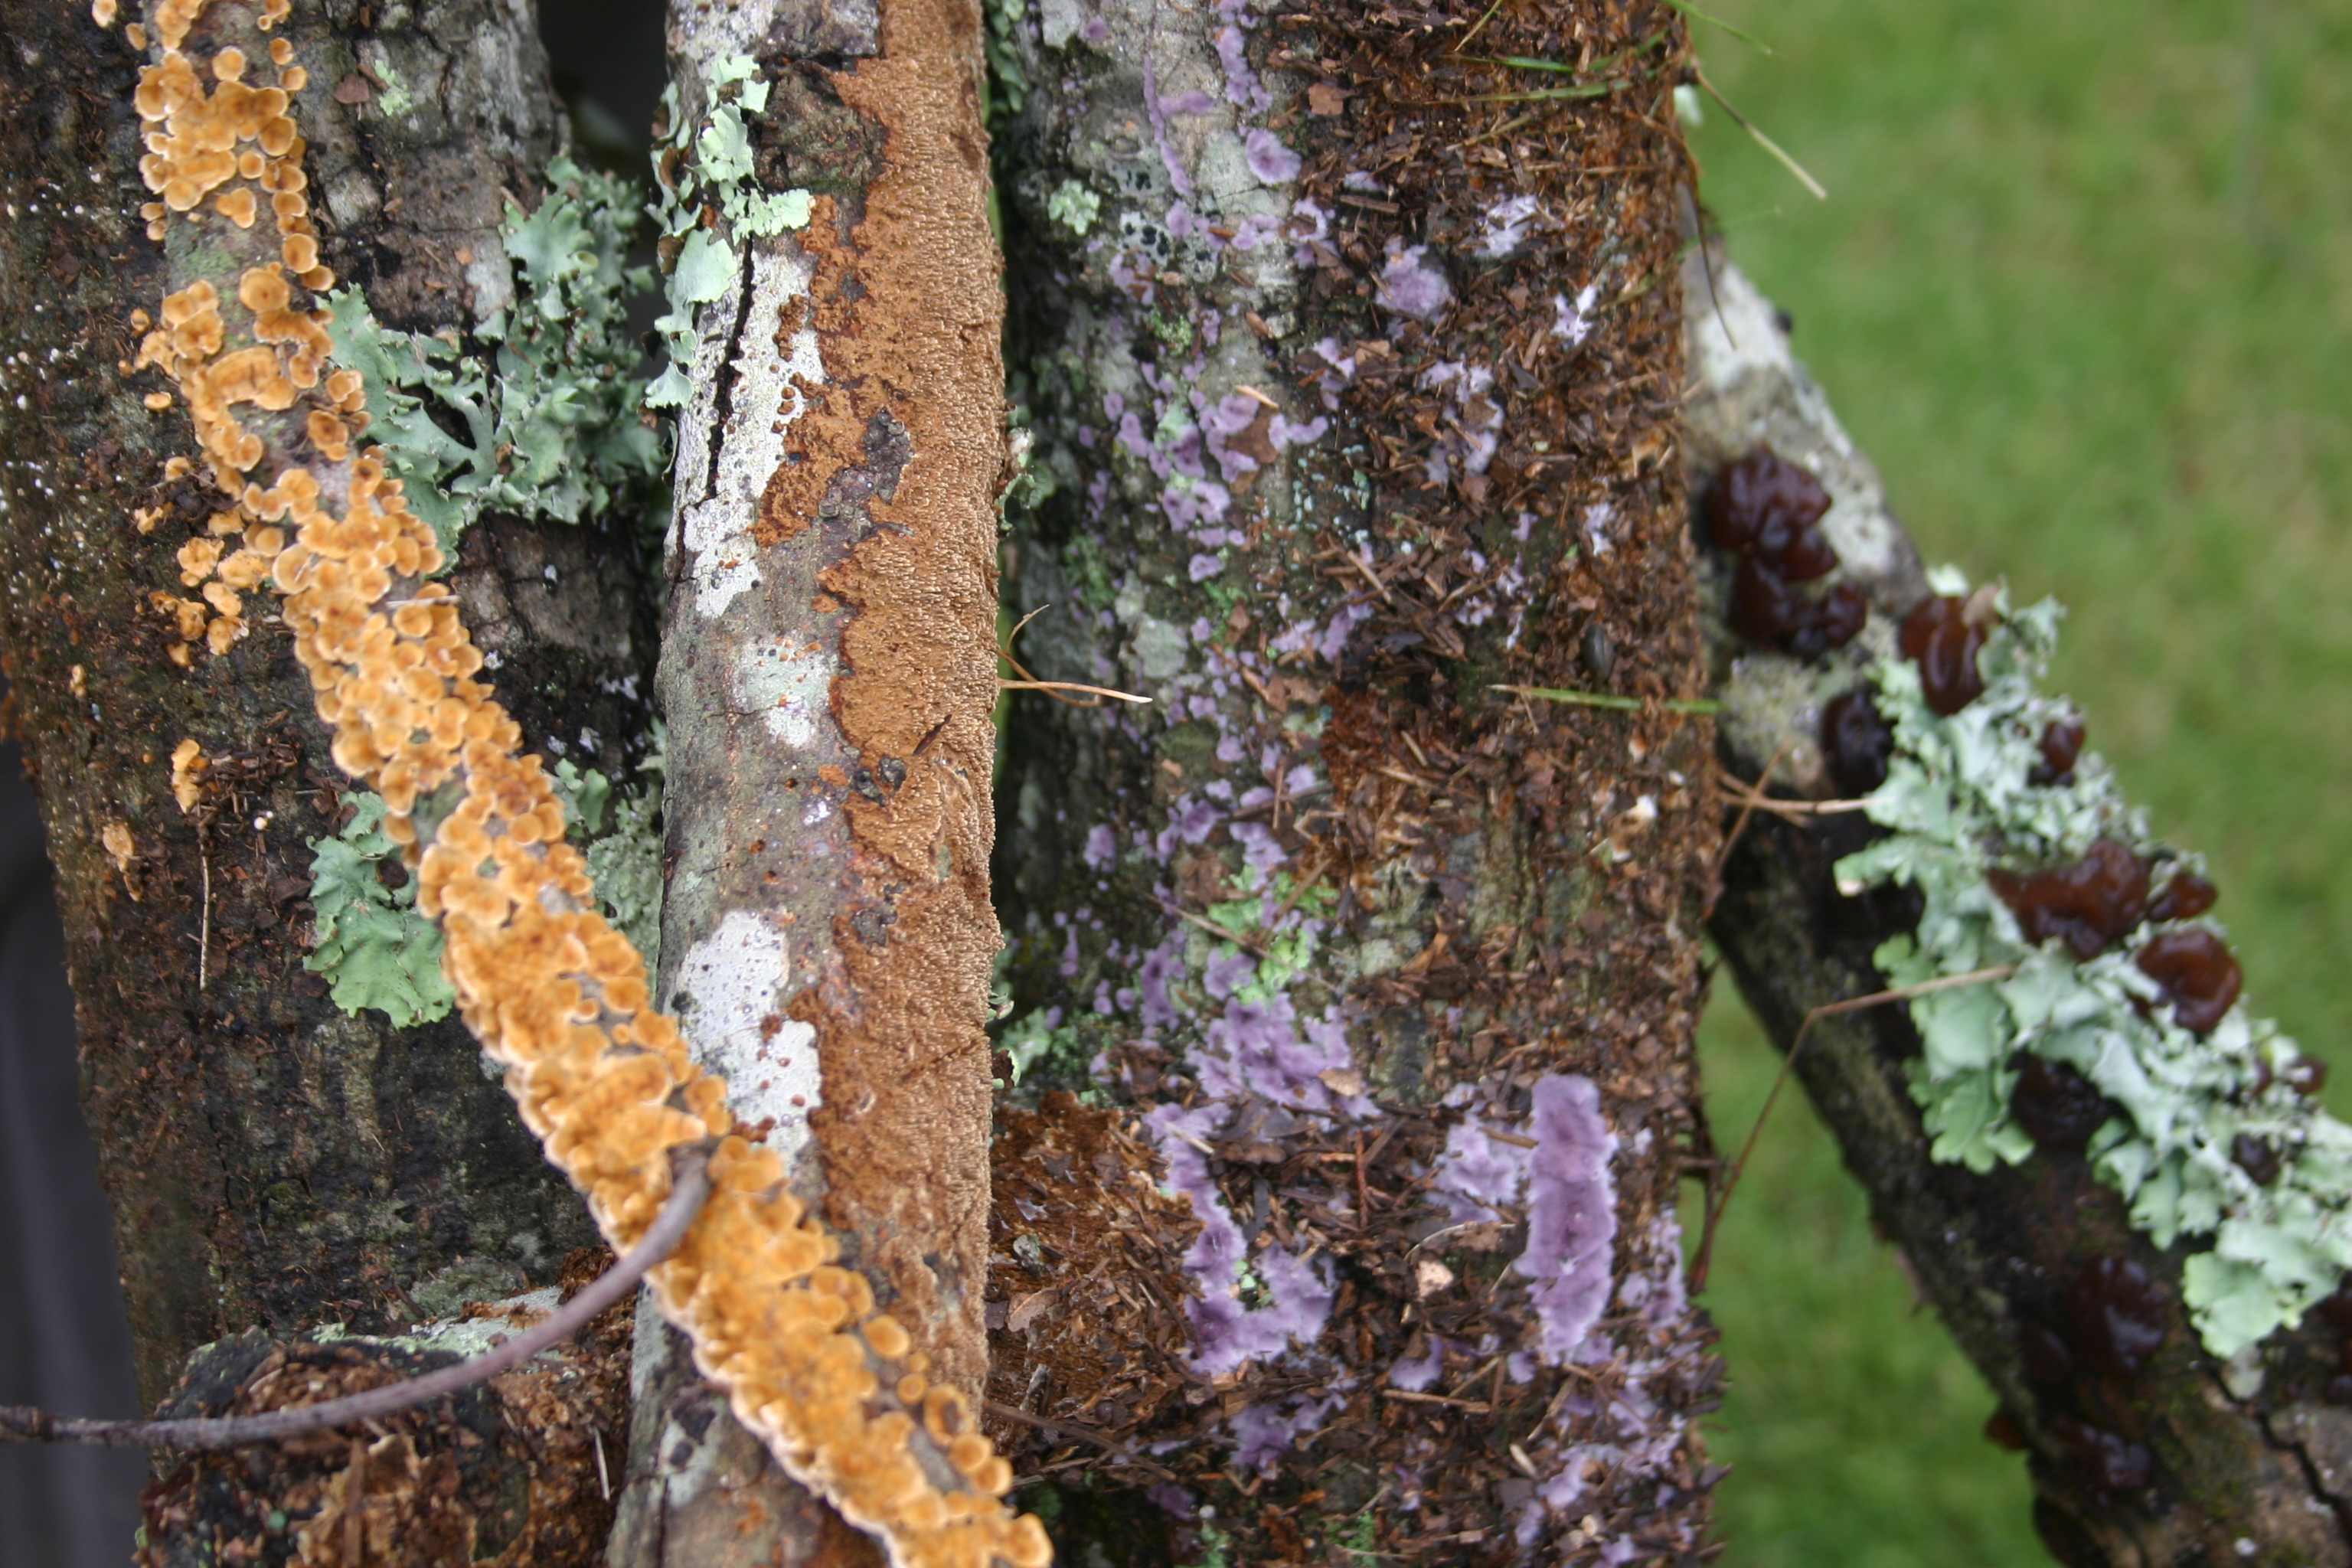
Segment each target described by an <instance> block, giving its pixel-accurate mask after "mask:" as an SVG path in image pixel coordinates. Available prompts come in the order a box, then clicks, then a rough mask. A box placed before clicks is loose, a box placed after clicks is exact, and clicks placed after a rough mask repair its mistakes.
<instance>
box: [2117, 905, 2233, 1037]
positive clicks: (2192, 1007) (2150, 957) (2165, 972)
mask: <svg viewBox="0 0 2352 1568" xmlns="http://www.w3.org/2000/svg"><path fill="white" fill-rule="evenodd" d="M2139 967H2140V971H2141V973H2145V974H2147V975H2148V976H2150V977H2151V978H2153V979H2154V980H2155V981H2156V983H2157V984H2158V985H2161V986H2163V987H2164V998H2165V1000H2166V1001H2168V1002H2169V1003H2171V1004H2172V1016H2173V1018H2174V1019H2175V1021H2177V1022H2178V1023H2179V1025H2180V1026H2181V1027H2182V1028H2184V1029H2186V1030H2188V1031H2189V1033H2190V1034H2192V1035H2210V1034H2211V1033H2212V1032H2213V1026H2214V1025H2216V1024H2218V1023H2220V1022H2221V1019H2222V1016H2224V1015H2225V1014H2227V1013H2228V1012H2229V1011H2230V1005H2231V1003H2233V1002H2235V1001H2236V1000H2237V999H2238V989H2239V987H2240V985H2241V984H2242V983H2243V981H2244V976H2243V975H2242V974H2241V973H2239V970H2238V961H2237V960H2236V959H2235V958H2233V957H2231V953H2230V949H2229V945H2228V944H2227V943H2226V942H2222V940H2221V938H2220V937H2218V936H2215V935H2214V934H2213V933H2212V932H2211V931H2205V930H2203V929H2201V928H2197V927H2191V928H2190V929H2189V930H2187V931H2166V932H2164V933H2163V934H2161V935H2159V936H2158V937H2156V938H2154V939H2153V940H2151V941H2150V942H2148V944H2147V946H2146V947H2143V948H2141V949H2140V950H2139Z"/></svg>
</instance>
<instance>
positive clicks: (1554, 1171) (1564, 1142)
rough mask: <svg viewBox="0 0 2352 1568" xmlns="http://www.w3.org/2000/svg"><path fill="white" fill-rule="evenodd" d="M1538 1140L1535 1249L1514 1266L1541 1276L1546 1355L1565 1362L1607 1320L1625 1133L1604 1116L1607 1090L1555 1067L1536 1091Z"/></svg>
mask: <svg viewBox="0 0 2352 1568" xmlns="http://www.w3.org/2000/svg"><path fill="white" fill-rule="evenodd" d="M1534 1131H1535V1139H1536V1146H1535V1149H1534V1150H1533V1152H1532V1153H1531V1156H1530V1158H1529V1160H1528V1247H1527V1250H1526V1251H1525V1252H1523V1253H1521V1254H1520V1255H1519V1258H1518V1260H1517V1263H1515V1264H1514V1265H1513V1267H1514V1268H1517V1270H1518V1272H1520V1273H1521V1274H1524V1275H1526V1276H1527V1277H1528V1279H1532V1280H1534V1281H1535V1283H1534V1285H1533V1286H1532V1287H1530V1289H1529V1291H1528V1294H1529V1296H1530V1298H1531V1299H1532V1300H1533V1301H1534V1303H1535V1309H1536V1321H1537V1322H1538V1324H1539V1325H1540V1326H1541V1330H1542V1338H1541V1349H1542V1352H1543V1355H1544V1358H1545V1359H1546V1360H1547V1361H1550V1362H1552V1363H1555V1364H1559V1363H1565V1362H1566V1361H1567V1360H1568V1358H1569V1356H1570V1354H1572V1353H1573V1352H1574V1351H1575V1350H1576V1347H1577V1346H1578V1345H1579V1344H1580V1343H1581V1342H1583V1339H1584V1337H1585V1335H1587V1334H1589V1333H1591V1331H1592V1326H1593V1324H1595V1323H1597V1322H1599V1321H1601V1309H1602V1308H1603V1307H1605V1306H1606V1305H1608V1302H1609V1291H1610V1285H1611V1280H1610V1249H1611V1247H1612V1246H1613V1245H1614V1244H1615V1242H1616V1240H1617V1188H1616V1183H1615V1182H1614V1181H1613V1180H1612V1178H1611V1176H1610V1173H1609V1160H1610V1156H1612V1154H1614V1153H1615V1152H1617V1136H1616V1134H1615V1133H1613V1132H1612V1131H1609V1124H1608V1123H1607V1122H1606V1121H1602V1120H1601V1091H1600V1089H1597V1088H1595V1087H1594V1086H1593V1082H1592V1080H1591V1079H1589V1078H1586V1077H1584V1076H1583V1075H1582V1074H1580V1073H1555V1074H1552V1075H1551V1076H1549V1077H1548V1078H1544V1079H1538V1081H1537V1084H1536V1089H1535V1112H1534Z"/></svg>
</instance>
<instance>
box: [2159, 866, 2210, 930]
mask: <svg viewBox="0 0 2352 1568" xmlns="http://www.w3.org/2000/svg"><path fill="white" fill-rule="evenodd" d="M2220 898H2221V889H2217V888H2216V887H2214V886H2213V884H2212V883H2210V882H2209V881H2207V880H2206V879H2204V878H2202V877H2200V876H2199V875H2198V874H2197V873H2196V872H2194V871H2175V872H2174V873H2173V874H2172V879H2171V880H2170V881H2168V882H2167V883H2165V884H2164V889H2163V890H2162V891H2161V892H2159V893H2158V894H2157V895H2156V902H2154V903H2152V904H2150V905H2148V907H2147V918H2148V919H2149V920H2152V921H2187V920H2195V919H2196V918H2197V917H2198V916H2199V915H2201V914H2203V913H2204V912H2205V911H2206V910H2210V909H2211V908H2212V907H2213V905H2214V902H2215V901H2216V900H2219V899H2220Z"/></svg>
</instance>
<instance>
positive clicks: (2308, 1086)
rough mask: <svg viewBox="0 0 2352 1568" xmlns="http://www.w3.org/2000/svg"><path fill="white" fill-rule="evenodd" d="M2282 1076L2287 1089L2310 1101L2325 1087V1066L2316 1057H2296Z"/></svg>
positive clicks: (2324, 1063)
mask: <svg viewBox="0 0 2352 1568" xmlns="http://www.w3.org/2000/svg"><path fill="white" fill-rule="evenodd" d="M2284 1077H2285V1079H2286V1082H2287V1087H2288V1088H2289V1089H2294V1091H2295V1093H2297V1094H2300V1095H2302V1096H2304V1097H2305V1099H2310V1098H2313V1097H2315V1096H2316V1095H2317V1094H2318V1093H2319V1091H2320V1090H2321V1089H2326V1087H2327V1064H2326V1062H2324V1061H2321V1060H2320V1059H2319V1058H2317V1057H2297V1058H2295V1059H2294V1063H2293V1065H2291V1066H2290V1067H2288V1068H2287V1069H2286V1072H2285V1074H2284Z"/></svg>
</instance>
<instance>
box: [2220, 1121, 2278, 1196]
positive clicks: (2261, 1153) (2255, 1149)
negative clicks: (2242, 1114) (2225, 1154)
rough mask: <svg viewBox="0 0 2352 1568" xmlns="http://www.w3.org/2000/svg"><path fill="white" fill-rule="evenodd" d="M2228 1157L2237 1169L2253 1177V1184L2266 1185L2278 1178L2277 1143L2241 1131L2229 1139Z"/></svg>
mask: <svg viewBox="0 0 2352 1568" xmlns="http://www.w3.org/2000/svg"><path fill="white" fill-rule="evenodd" d="M2230 1158H2231V1159H2232V1160H2234V1161H2236V1162H2237V1164H2238V1169H2240V1170H2242V1171H2243V1172H2245V1173H2246V1174H2248V1175H2249V1176H2252V1178H2253V1179H2254V1185H2256V1186H2258V1187H2267V1186H2269V1185H2270V1184H2272V1183H2273V1182H2275V1181H2277V1180H2278V1173H2279V1152H2278V1145H2277V1144H2275V1143H2273V1142H2270V1141H2269V1140H2267V1139H2263V1138H2257V1137H2255V1136H2254V1135H2253V1134H2252V1133H2250V1132H2241V1133H2239V1134H2238V1135H2237V1136H2236V1137H2235V1138H2232V1139H2231V1140H2230Z"/></svg>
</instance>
